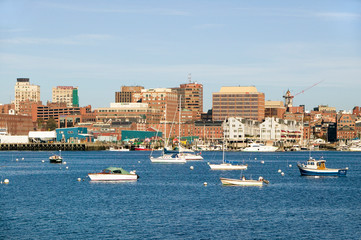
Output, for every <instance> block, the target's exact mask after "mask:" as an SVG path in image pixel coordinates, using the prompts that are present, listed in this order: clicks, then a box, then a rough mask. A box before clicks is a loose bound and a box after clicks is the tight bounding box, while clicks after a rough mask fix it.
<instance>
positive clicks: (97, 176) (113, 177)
mask: <svg viewBox="0 0 361 240" xmlns="http://www.w3.org/2000/svg"><path fill="white" fill-rule="evenodd" d="M88 176H89V178H90V180H91V181H136V180H137V179H138V178H139V176H138V175H137V174H136V172H135V171H130V172H128V171H125V170H124V169H123V168H117V167H108V168H106V169H104V170H103V171H102V172H100V173H89V174H88Z"/></svg>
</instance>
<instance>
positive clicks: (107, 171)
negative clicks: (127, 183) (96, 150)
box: [102, 167, 129, 174]
mask: <svg viewBox="0 0 361 240" xmlns="http://www.w3.org/2000/svg"><path fill="white" fill-rule="evenodd" d="M114 173H117V174H129V172H127V171H125V170H124V169H123V168H115V167H109V168H106V169H104V170H103V171H102V174H114Z"/></svg>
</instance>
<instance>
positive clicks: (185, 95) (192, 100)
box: [178, 82, 203, 119]
mask: <svg viewBox="0 0 361 240" xmlns="http://www.w3.org/2000/svg"><path fill="white" fill-rule="evenodd" d="M178 92H179V94H181V95H182V98H181V99H182V101H181V102H182V108H185V109H188V110H190V111H193V112H197V118H198V119H200V117H201V113H202V112H203V85H202V84H199V83H197V82H193V83H192V82H190V83H186V84H181V85H180V87H179V90H178Z"/></svg>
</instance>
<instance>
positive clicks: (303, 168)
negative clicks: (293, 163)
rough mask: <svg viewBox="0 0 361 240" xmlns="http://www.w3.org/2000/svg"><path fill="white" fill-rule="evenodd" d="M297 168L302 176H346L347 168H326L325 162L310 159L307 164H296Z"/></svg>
mask: <svg viewBox="0 0 361 240" xmlns="http://www.w3.org/2000/svg"><path fill="white" fill-rule="evenodd" d="M297 167H298V168H299V170H300V173H301V175H303V176H346V173H347V170H348V168H342V169H339V168H326V160H324V159H320V160H316V159H314V158H312V157H310V159H308V161H307V163H306V164H304V163H302V164H301V163H298V164H297Z"/></svg>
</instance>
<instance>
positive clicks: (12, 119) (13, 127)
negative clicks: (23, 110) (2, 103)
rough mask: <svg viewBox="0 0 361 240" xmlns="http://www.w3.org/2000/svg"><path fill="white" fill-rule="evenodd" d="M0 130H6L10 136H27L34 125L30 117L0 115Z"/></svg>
mask: <svg viewBox="0 0 361 240" xmlns="http://www.w3.org/2000/svg"><path fill="white" fill-rule="evenodd" d="M0 128H1V129H7V133H8V134H10V135H28V133H29V131H33V130H34V124H33V122H32V120H31V116H24V115H15V114H3V113H1V114H0Z"/></svg>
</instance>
